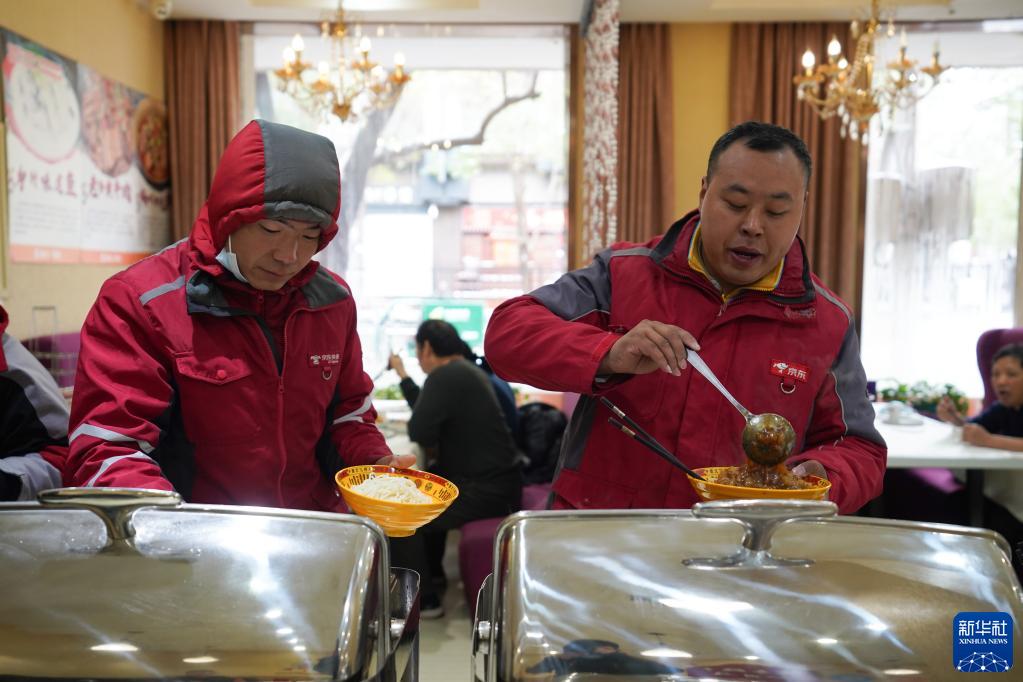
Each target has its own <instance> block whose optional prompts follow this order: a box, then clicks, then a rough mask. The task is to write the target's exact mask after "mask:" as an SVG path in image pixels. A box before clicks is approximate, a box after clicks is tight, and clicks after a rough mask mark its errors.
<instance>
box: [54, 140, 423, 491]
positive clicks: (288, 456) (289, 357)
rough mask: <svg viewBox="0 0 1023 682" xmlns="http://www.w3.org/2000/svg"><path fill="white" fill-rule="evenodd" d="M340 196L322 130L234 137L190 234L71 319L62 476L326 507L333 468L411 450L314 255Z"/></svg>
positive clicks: (334, 284)
mask: <svg viewBox="0 0 1023 682" xmlns="http://www.w3.org/2000/svg"><path fill="white" fill-rule="evenodd" d="M339 210H340V171H339V168H338V161H337V154H336V152H335V150H334V145H333V144H332V143H331V142H330V140H328V139H326V138H324V137H321V136H319V135H315V134H312V133H308V132H305V131H302V130H299V129H297V128H292V127H289V126H285V125H280V124H276V123H268V122H266V121H253V122H251V123H249V124H248V125H247V126H245V128H243V129H242V131H241V132H239V133H238V135H236V136H235V138H234V139H233V140H232V141H231V142H230V144H229V145H228V147H227V149H226V150H225V151H224V155H223V157H222V158H221V160H220V165H219V166H218V168H217V172H216V175H215V176H214V179H213V186H212V188H211V190H210V194H209V197H208V198H207V200H206V204H205V205H204V206H203V208H202V210H201V211H200V213H199V217H198V218H197V219H196V221H195V224H194V225H193V227H192V232H191V234H190V235H189V237H188V239H187V240H183V241H181V242H179V243H177V244H174V245H172V246H170V247H168V248H166V249H164V250H163V251H161V252H160V253H158V254H155V255H153V256H150V257H149V258H146V259H145V260H143V261H141V262H139V263H137V264H135V265H133V266H132V267H130V268H128V269H127V270H125V271H123V272H120V273H118V274H117V275H114V276H113V277H111V278H110V279H109V280H107V282H106V283H105V284H104V285H103V288H102V289H101V291H100V294H99V298H98V299H97V301H96V303H95V305H94V306H93V308H92V310H91V311H90V313H89V315H88V317H87V318H86V321H85V325H84V326H83V328H82V348H81V353H80V356H79V362H78V375H77V379H76V382H75V400H74V404H73V406H72V411H71V436H70V453H69V456H68V462H67V466H66V469H65V478H66V479H67V480H68V484H69V485H78V486H117V487H128V488H155V489H162V490H171V489H173V490H176V491H177V492H179V493H180V494H181V495H182V496H183V497H184V498H185V499H186V500H188V501H190V502H207V503H217V504H244V505H260V506H272V507H287V508H294V509H312V510H324V511H338V510H341V509H342V506H341V503H340V499H339V498H338V497H337V495H336V493H335V487H334V481H333V476H334V473H335V472H336V471H337V470H339V469H341V468H342V467H344V466H351V465H356V464H372V463H382V464H395V465H399V466H405V465H408V464H411V463H412V462H413V461H414V457H413V456H412V455H403V456H400V457H394V456H392V455H391V452H390V450H389V449H388V448H387V445H386V444H385V442H384V439H383V436H382V435H381V434H380V431H379V430H378V429H377V428H376V426H375V424H374V422H375V418H376V413H375V411H374V410H373V404H372V396H371V392H372V389H373V382H372V381H371V380H370V379H369V377H368V376H366V374H365V372H364V371H363V368H362V347H361V345H360V342H359V337H358V334H357V333H356V310H355V301H354V299H353V298H352V295H351V292H350V291H349V289H348V286H347V285H346V284H345V282H344V281H343V280H342V279H341V278H340V277H338V276H337V275H335V274H334V273H332V272H330V271H328V270H327V269H326V268H324V267H322V266H320V264H319V263H317V262H315V261H312V257H313V255H314V254H315V253H316V252H318V251H320V250H321V249H323V248H324V247H325V246H326V245H327V243H329V242H330V240H331V239H332V238H333V237H334V235H335V233H336V232H337V225H336V220H337V215H338V211H339Z"/></svg>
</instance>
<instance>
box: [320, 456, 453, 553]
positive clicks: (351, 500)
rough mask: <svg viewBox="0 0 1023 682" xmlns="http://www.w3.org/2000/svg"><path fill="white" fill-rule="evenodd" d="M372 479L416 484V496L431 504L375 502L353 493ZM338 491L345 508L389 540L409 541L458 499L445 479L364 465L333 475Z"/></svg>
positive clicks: (390, 501)
mask: <svg viewBox="0 0 1023 682" xmlns="http://www.w3.org/2000/svg"><path fill="white" fill-rule="evenodd" d="M374 476H398V477H400V478H406V479H408V480H410V481H412V482H413V483H415V485H416V488H418V489H419V492H421V493H425V494H426V495H429V496H430V497H431V498H433V502H423V503H421V504H420V503H407V502H395V501H393V500H378V499H377V498H375V497H367V496H366V495H362V494H360V493H357V492H355V491H354V490H352V487H353V486H357V485H359V484H360V483H362V482H363V481H365V480H366V479H368V478H370V477H374ZM334 481H335V482H336V483H337V488H338V490H340V491H341V497H342V498H344V501H345V504H347V505H348V507H349V508H350V509H351V510H352V511H353V512H355V513H356V514H359V515H360V516H366V517H368V518H371V519H373V520H374V521H376V522H377V523H378V524H379V525H380V527H381V528H383V529H384V532H385V533H387V535H389V536H390V537H392V538H403V537H408V536H409V535H412V534H414V533H415V532H416V529H417V528H419V527H420V526H422V525H425V524H427V523H429V522H430V521H432V520H433V519H435V518H437V517H438V516H439V515H440V513H441V512H442V511H444V510H445V509H447V508H448V507H449V506H450V505H451V503H452V502H454V501H455V498H456V497H458V487H457V486H456V485H455V484H454V483H452V482H451V481H448V480H446V479H443V478H441V477H440V476H436V475H434V474H431V473H429V472H426V471H417V470H416V469H397V468H395V467H392V466H386V465H382V464H366V465H363V466H355V467H348V468H347V469H342V470H341V471H339V472H337V474H335V475H334Z"/></svg>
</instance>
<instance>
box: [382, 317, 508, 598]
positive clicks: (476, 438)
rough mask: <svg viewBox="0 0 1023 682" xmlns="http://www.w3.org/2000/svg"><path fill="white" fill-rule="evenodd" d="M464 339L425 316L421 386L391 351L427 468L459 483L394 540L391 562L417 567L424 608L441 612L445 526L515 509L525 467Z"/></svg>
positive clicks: (419, 354)
mask: <svg viewBox="0 0 1023 682" xmlns="http://www.w3.org/2000/svg"><path fill="white" fill-rule="evenodd" d="M465 350H466V345H465V343H464V342H463V341H462V339H461V338H459V336H458V332H457V331H456V330H455V328H454V327H452V326H451V325H450V324H448V323H447V322H443V321H441V320H427V321H426V322H423V323H422V324H421V325H420V326H419V329H418V331H417V332H416V358H417V359H418V360H419V366H420V367H422V369H423V371H424V372H426V374H427V377H426V381H425V382H424V383H423V387H422V390H419V387H418V386H416V384H415V383H414V382H413V381H412V380H411V379H410V378H408V375H407V374H406V373H405V368H404V365H403V364H402V362H401V360H400V359H398V358H397V356H392V358H391V362H390V366H391V367H392V368H393V369H395V371H397V372H398V374H399V376H401V377H402V382H401V386H402V392H403V394H404V395H405V397H406V400H408V402H409V405H411V406H412V417H411V418H410V419H409V424H408V432H409V437H410V438H411V439H412V440H413V441H415V442H416V443H418V444H419V445H420V446H421V447H422V448H423V449H424V450H425V452H426V453H427V468H428V469H429V470H430V471H432V472H433V473H435V474H437V475H439V476H443V477H444V478H446V479H448V480H450V481H452V482H453V483H454V484H455V485H457V486H458V491H459V492H458V498H457V499H456V500H455V501H454V503H453V504H452V505H451V506H450V507H449V508H448V509H447V510H446V511H445V512H444V513H443V514H441V515H440V516H439V517H437V518H436V519H435V520H433V521H432V522H430V523H429V524H427V525H426V526H424V527H423V528H422V529H420V530H419V531H418V532H417V533H416V534H415V535H413V536H411V537H409V538H396V539H392V541H391V548H392V563H393V564H394V565H396V566H406V567H408V568H412V569H414V570H416V571H417V572H419V574H420V576H421V577H422V583H421V587H420V590H421V615H422V616H423V617H424V618H430V617H439V616H441V615H443V609H442V607H441V605H440V596H441V595H440V594H439V592H438V588H439V587H443V586H444V584H445V581H444V572H443V568H442V559H443V556H444V544H445V540H446V537H447V531H448V530H450V529H452V528H460V527H461V526H462V525H463V524H465V523H468V522H469V521H475V520H477V519H483V518H489V517H494V516H505V515H507V514H510V513H512V512H514V511H517V510H518V508H519V504H520V502H521V498H522V475H521V473H520V471H519V468H518V466H517V465H516V463H515V457H516V453H515V445H514V443H513V441H512V437H511V433H510V432H509V430H508V425H507V423H506V422H505V417H504V414H503V412H502V410H501V406H500V404H499V403H498V399H497V394H496V392H495V390H494V387H493V386H492V385H491V383H490V380H489V379H488V378H487V376H486V374H485V373H484V372H483V370H481V369H480V368H479V367H477V366H476V364H475V363H473V362H470V361H469V360H467V359H466V357H465Z"/></svg>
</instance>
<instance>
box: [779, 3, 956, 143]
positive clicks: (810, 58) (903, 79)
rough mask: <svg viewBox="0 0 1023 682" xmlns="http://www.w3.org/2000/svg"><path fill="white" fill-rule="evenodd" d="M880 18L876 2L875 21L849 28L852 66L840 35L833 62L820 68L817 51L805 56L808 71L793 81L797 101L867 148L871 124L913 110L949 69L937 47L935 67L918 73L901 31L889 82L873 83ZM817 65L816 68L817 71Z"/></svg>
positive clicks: (891, 30)
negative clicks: (835, 123)
mask: <svg viewBox="0 0 1023 682" xmlns="http://www.w3.org/2000/svg"><path fill="white" fill-rule="evenodd" d="M880 26H881V17H880V12H879V9H878V0H871V3H870V19H869V20H867V22H866V24H865V25H864V26H862V27H861V26H860V23H859V22H858V21H853V22H852V23H851V24H850V25H849V35H850V38H851V42H852V44H853V46H854V48H853V52H852V56H851V59H852V62H850V61H849V59H848V58H846V56H845V55H844V54H843V53H842V44H841V43H840V42H838V37H837V36H832V38H831V41H830V42H829V43H828V60H827V62H826V63H821V64H816V62H817V58H816V56H815V55H814V53H813V51H812V50H809V49H808V50H807V51H806V52H804V53H803V59H802V64H803V72H802V73H800V74H797V75H796V76H795V77H794V78H793V79H792V80H793V82H794V83H795V84H796V86H797V90H796V98H797V99H799V100H801V101H803V102H806V103H807V104H809V105H810V106H812V107H813V108H814V110H815V111H816V112H817V113H818V114H819V115H820V117H821V118H822V119H825V120H826V119H829V118H831V117H833V116H837V117H838V118H839V119H840V120H841V122H842V126H841V129H840V133H841V135H842V137H846V136H847V135H848V137H849V138H850V139H852V140H857V139H858V140H860V141H862V143H863V144H864V145H866V144H867V137H868V131H869V129H870V119H871V118H873V116H874V114H876V113H878V112H879V111H881V110H885V111H886V112H887V113H888V115H889V116H893V115H894V113H895V109H896V108H903V109H904V108H908V107H911V106H912V105H913V104H915V103H916V101H917V100H919V99H920V98H921V97H923V96H925V95H926V94H927V93H929V92H930V91H931V90H932V89H933V88H934V86H935V85H936V84H937V83H938V78H939V77H940V76H941V74H942V72H944V71H945V69H947V68H948V67H947V66H942V65H941V64H940V63H939V61H938V55H939V52H938V44H937V43H935V44H934V53H933V55H931V63H930V64H929V65H927V66H924V67H920V68H917V66H916V64H917V63H916V61H915V60H912V59H909V58H908V57H907V56H906V30H905V29H902V38H901V41H900V45H899V56H898V58H897V59H895V60H893V61H891V62H888V65H887V71H886V74H885V78H884V79H883V80H882V81H881V83H880V84H877V85H875V83H874V41H875V40H876V39H877V37H878V35H877V34H878V28H879V27H880ZM886 33H887V36H888V37H893V36H894V35H895V25H894V22H893V20H892V18H890V17H889V19H888V27H887V31H886ZM815 64H816V66H815Z"/></svg>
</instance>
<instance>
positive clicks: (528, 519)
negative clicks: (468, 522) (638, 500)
mask: <svg viewBox="0 0 1023 682" xmlns="http://www.w3.org/2000/svg"><path fill="white" fill-rule="evenodd" d="M835 511H836V508H835V506H834V505H833V504H831V503H830V502H809V501H762V500H743V501H726V502H711V503H704V504H700V505H697V506H695V507H694V508H693V510H692V511H691V512H690V511H639V510H633V511H587V512H571V511H569V512H534V513H520V514H517V515H515V516H513V517H510V518H509V519H508V520H507V521H505V523H504V524H503V525H502V526H501V528H500V530H499V531H498V536H497V540H496V546H495V552H494V556H495V565H494V573H493V574H492V575H491V576H490V577H489V578H488V579H487V581H486V582H485V583H484V587H483V589H482V590H481V592H480V596H479V606H478V607H477V611H476V613H477V616H476V622H475V624H474V635H473V661H474V677H475V679H477V680H485V681H486V682H498V681H500V682H516V681H519V680H537V679H557V680H562V679H566V680H567V679H571V680H590V679H593V680H596V679H600V680H605V679H606V680H612V679H613V680H618V679H621V680H633V679H635V680H640V679H643V680H649V679H670V680H676V679H677V680H689V679H701V680H758V681H761V682H768V681H773V680H779V681H783V680H834V681H836V682H837V681H839V680H842V681H845V682H853V681H857V680H877V679H892V680H895V679H899V680H926V681H927V682H933V681H935V680H944V679H958V677H959V676H960V675H961V673H957V672H956V670H955V668H954V665H953V661H952V632H953V618H954V617H955V616H956V614H957V613H959V612H992V611H1000V612H1005V613H1008V614H1010V615H1011V617H1012V618H1013V620H1014V621H1015V626H1014V627H1013V628H1012V633H1011V634H1012V635H1013V637H1014V642H1015V649H1014V651H1015V653H1016V655H1017V656H1018V655H1019V651H1020V629H1019V623H1020V618H1021V617H1023V603H1021V591H1020V585H1019V582H1018V581H1017V580H1016V577H1015V575H1014V573H1013V571H1012V568H1011V566H1010V564H1009V560H1008V556H1007V553H1008V546H1007V544H1006V543H1005V541H1004V540H1003V539H1002V538H1001V537H1000V536H997V535H996V534H994V533H992V532H990V531H983V530H974V529H969V528H961V527H955V526H939V525H931V524H920V523H909V522H899V521H885V520H875V519H867V518H858V517H835V516H834V514H835Z"/></svg>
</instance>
